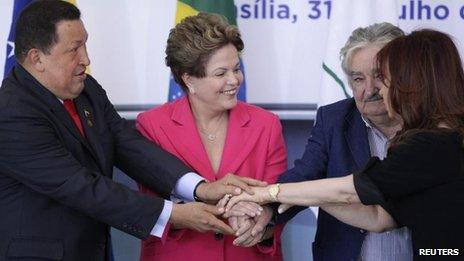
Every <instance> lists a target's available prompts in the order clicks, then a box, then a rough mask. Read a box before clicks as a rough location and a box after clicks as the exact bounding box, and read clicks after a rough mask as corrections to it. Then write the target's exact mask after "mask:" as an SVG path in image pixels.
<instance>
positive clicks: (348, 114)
mask: <svg viewBox="0 0 464 261" xmlns="http://www.w3.org/2000/svg"><path fill="white" fill-rule="evenodd" d="M400 35H403V32H402V31H401V29H399V28H397V27H395V26H393V25H391V24H388V23H381V24H374V25H371V26H368V27H365V28H358V29H356V30H355V31H353V33H352V35H351V36H350V38H349V39H348V41H347V43H346V45H345V46H344V47H343V49H342V50H341V57H342V68H343V70H344V72H345V73H346V75H347V77H348V82H349V85H350V87H351V89H352V91H353V96H354V98H350V99H346V100H342V101H339V102H336V103H334V104H330V105H327V106H322V107H320V108H319V109H318V111H317V116H316V122H315V125H314V127H313V129H312V131H311V136H310V137H309V139H308V143H307V145H306V149H305V152H304V154H303V157H302V158H301V159H298V160H296V161H295V167H294V168H293V169H290V170H288V171H287V172H286V173H284V174H282V175H281V176H280V177H279V180H278V182H281V183H286V182H299V181H305V180H314V179H322V178H328V177H329V178H330V177H340V176H345V175H348V174H351V173H353V172H355V171H356V170H359V169H360V168H362V167H363V166H364V165H365V163H367V161H368V160H369V158H370V156H371V155H372V156H378V157H381V158H383V157H385V155H386V150H387V148H388V140H389V139H390V138H392V137H393V136H394V135H395V133H396V131H398V130H400V129H401V120H400V119H391V118H389V117H388V114H387V111H386V109H385V106H384V104H383V101H382V97H381V96H380V95H379V94H378V92H379V90H380V87H381V85H382V78H381V75H379V74H378V73H377V72H376V70H375V67H376V66H375V55H376V53H377V52H378V51H379V50H380V49H381V48H382V46H383V45H385V44H386V43H387V42H388V41H390V40H393V39H394V38H395V37H398V36H400ZM301 209H302V208H292V209H291V210H289V211H287V213H285V214H284V215H282V216H280V217H278V222H284V221H287V220H289V219H290V218H291V217H293V216H294V215H295V214H296V213H297V212H298V211H300V210H301ZM374 214H375V209H374V208H373V206H363V205H361V204H357V205H350V206H324V207H320V208H319V214H318V218H317V232H316V237H315V241H314V243H313V257H314V260H316V261H319V260H328V261H337V260H341V261H346V260H412V254H411V253H412V252H411V240H410V235H409V231H407V229H405V228H404V229H399V230H395V231H393V232H387V233H381V234H378V233H370V232H366V231H364V230H362V229H359V228H356V227H353V226H350V225H347V224H345V223H343V222H341V221H339V220H337V218H338V219H340V220H342V221H345V222H347V221H349V222H348V223H351V224H353V223H356V222H367V221H366V220H369V218H370V217H371V216H369V215H374ZM353 220H356V222H353ZM358 224H359V223H358Z"/></svg>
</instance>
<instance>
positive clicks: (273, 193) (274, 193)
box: [269, 185, 279, 199]
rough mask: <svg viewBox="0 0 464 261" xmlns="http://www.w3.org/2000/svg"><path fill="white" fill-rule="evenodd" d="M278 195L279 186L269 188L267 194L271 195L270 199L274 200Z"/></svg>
mask: <svg viewBox="0 0 464 261" xmlns="http://www.w3.org/2000/svg"><path fill="white" fill-rule="evenodd" d="M278 193H279V186H277V185H273V186H271V187H270V188H269V194H271V197H273V198H274V199H275V198H277V194H278Z"/></svg>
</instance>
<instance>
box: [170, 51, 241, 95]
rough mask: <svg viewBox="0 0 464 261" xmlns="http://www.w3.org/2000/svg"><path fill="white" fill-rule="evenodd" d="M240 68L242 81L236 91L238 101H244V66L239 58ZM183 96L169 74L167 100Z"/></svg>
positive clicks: (180, 89)
mask: <svg viewBox="0 0 464 261" xmlns="http://www.w3.org/2000/svg"><path fill="white" fill-rule="evenodd" d="M240 70H241V71H242V72H243V82H242V85H241V87H240V90H239V91H238V94H237V99H238V100H239V101H244V102H246V81H245V66H244V65H243V62H242V60H241V59H240ZM183 96H184V91H182V88H181V87H180V86H179V84H177V83H176V81H175V80H174V77H173V76H172V74H171V76H170V78H169V94H168V101H169V102H171V101H175V100H177V99H179V98H180V97H183Z"/></svg>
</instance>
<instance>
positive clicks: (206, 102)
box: [183, 44, 243, 112]
mask: <svg viewBox="0 0 464 261" xmlns="http://www.w3.org/2000/svg"><path fill="white" fill-rule="evenodd" d="M205 72H206V76H205V77H201V78H199V77H195V76H190V75H188V74H184V76H183V80H184V82H185V83H186V85H187V87H188V89H189V92H188V97H189V99H190V101H191V103H192V104H193V105H194V106H199V107H201V108H203V109H209V110H213V111H217V112H220V111H224V110H230V109H232V108H233V107H235V105H236V104H237V93H238V90H239V88H240V85H241V83H242V81H243V74H242V71H241V70H240V60H239V56H238V52H237V49H236V48H235V46H234V45H232V44H228V45H226V46H224V47H222V48H220V49H218V50H217V51H215V52H214V53H213V55H211V57H210V58H209V60H208V61H207V63H206V66H205ZM201 108H197V109H201Z"/></svg>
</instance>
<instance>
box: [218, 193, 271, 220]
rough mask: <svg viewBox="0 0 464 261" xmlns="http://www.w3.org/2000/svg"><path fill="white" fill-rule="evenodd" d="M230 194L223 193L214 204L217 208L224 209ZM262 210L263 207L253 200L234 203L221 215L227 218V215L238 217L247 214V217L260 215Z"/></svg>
mask: <svg viewBox="0 0 464 261" xmlns="http://www.w3.org/2000/svg"><path fill="white" fill-rule="evenodd" d="M231 197H232V195H230V194H227V195H225V196H224V197H223V198H222V199H221V200H219V202H218V203H217V204H216V207H217V208H218V209H224V208H225V206H226V204H227V203H228V202H229V200H230V198H231ZM262 211H263V207H261V206H260V205H258V204H256V203H254V202H244V201H242V202H239V203H237V204H235V205H234V206H233V207H232V208H231V209H230V211H228V212H224V214H223V215H222V217H223V218H229V217H233V216H235V217H240V216H245V215H246V216H249V217H252V218H253V217H256V216H259V215H261V212H262Z"/></svg>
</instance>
